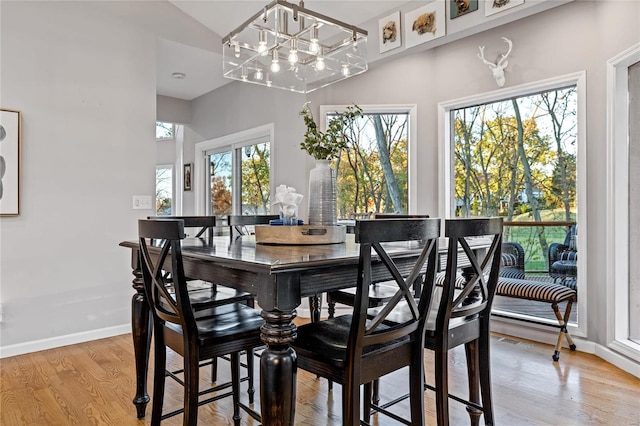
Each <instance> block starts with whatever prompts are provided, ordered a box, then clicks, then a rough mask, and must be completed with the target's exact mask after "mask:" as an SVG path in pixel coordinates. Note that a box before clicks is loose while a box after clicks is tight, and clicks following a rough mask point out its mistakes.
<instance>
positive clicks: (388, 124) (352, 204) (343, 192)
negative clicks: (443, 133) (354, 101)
mask: <svg viewBox="0 0 640 426" xmlns="http://www.w3.org/2000/svg"><path fill="white" fill-rule="evenodd" d="M342 109H344V108H342ZM342 109H341V108H340V107H336V106H323V107H321V114H322V115H323V116H324V119H323V123H324V124H325V126H326V123H328V122H329V120H331V118H332V116H333V115H334V114H335V111H339V110H342ZM362 109H363V114H362V116H360V117H358V118H356V119H355V121H354V122H353V124H352V125H351V126H349V127H348V128H347V129H346V135H347V139H348V141H347V149H345V150H343V152H342V154H341V156H340V157H339V158H337V159H336V160H334V164H333V169H334V170H335V171H336V186H337V187H336V192H337V194H336V195H337V210H338V212H337V213H338V219H353V218H359V217H368V216H370V215H372V214H374V213H398V214H406V213H408V212H409V210H411V206H410V189H409V188H410V161H409V160H410V152H411V149H410V145H411V137H412V135H413V134H415V132H412V130H411V127H412V125H413V121H412V120H414V117H413V116H414V115H415V107H402V106H388V107H384V106H381V107H366V106H364V107H362Z"/></svg>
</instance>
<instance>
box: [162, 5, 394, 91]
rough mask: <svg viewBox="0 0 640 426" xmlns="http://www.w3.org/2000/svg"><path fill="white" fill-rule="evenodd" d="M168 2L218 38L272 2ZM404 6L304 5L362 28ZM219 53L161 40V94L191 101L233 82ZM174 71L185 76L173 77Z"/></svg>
mask: <svg viewBox="0 0 640 426" xmlns="http://www.w3.org/2000/svg"><path fill="white" fill-rule="evenodd" d="M169 1H170V3H172V4H173V5H174V6H176V7H177V8H178V9H180V10H181V11H182V12H184V13H186V14H187V15H190V16H191V17H192V18H193V19H195V20H197V21H198V22H200V23H201V24H202V25H204V26H206V27H207V28H209V29H210V30H211V31H213V32H214V33H215V34H216V35H217V36H219V37H224V36H225V35H227V34H228V33H229V32H231V31H232V30H234V29H235V28H236V27H238V26H239V25H240V24H242V23H243V22H244V21H246V20H247V19H248V18H249V17H251V16H252V15H254V14H255V13H257V12H258V11H260V10H261V9H262V8H263V7H264V6H266V5H267V4H268V3H269V0H264V1H247V0H233V1H218V0H198V1H190V0H169ZM294 1H295V0H294ZM403 3H406V0H391V1H382V0H373V1H371V0H368V1H365V0H307V1H305V2H304V6H305V7H306V8H307V9H310V10H313V11H315V12H318V13H322V14H324V15H327V16H331V17H332V18H336V19H339V20H341V21H344V22H347V23H349V24H352V25H360V24H362V23H363V22H366V21H368V20H370V19H373V18H375V17H377V16H380V15H382V14H384V13H385V12H387V11H390V10H392V9H394V8H397V7H398V6H399V5H401V4H403ZM220 52H221V49H220ZM220 52H218V53H216V52H212V51H209V50H205V49H202V48H198V47H193V46H189V45H186V44H183V43H178V42H174V41H169V40H165V39H160V40H159V41H158V51H157V63H158V66H157V80H156V84H157V92H158V94H159V95H164V96H171V97H174V98H179V99H186V100H191V99H194V98H196V97H198V96H200V95H203V94H205V93H207V92H210V91H211V90H214V89H216V88H218V87H220V86H223V85H224V84H226V83H229V82H231V81H232V80H229V79H225V78H223V77H222V55H221V54H220ZM174 72H181V73H184V74H186V77H185V78H184V79H175V78H172V77H171V75H172V74H173V73H174Z"/></svg>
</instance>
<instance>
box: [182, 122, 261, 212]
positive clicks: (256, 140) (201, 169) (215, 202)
mask: <svg viewBox="0 0 640 426" xmlns="http://www.w3.org/2000/svg"><path fill="white" fill-rule="evenodd" d="M271 140H273V125H271V124H270V125H265V126H260V127H256V128H254V129H249V130H245V131H243V132H238V133H234V134H231V135H227V136H223V137H221V138H218V139H213V140H209V141H204V142H200V143H198V144H196V146H195V155H196V162H195V168H194V179H195V180H194V185H195V192H196V212H201V214H214V215H229V214H269V213H270V212H271V190H272V188H271V183H272V177H271V170H272V168H271V149H272V147H271ZM198 158H201V159H202V160H197V159H198ZM202 201H204V204H202Z"/></svg>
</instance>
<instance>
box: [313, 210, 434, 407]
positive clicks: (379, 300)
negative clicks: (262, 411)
mask: <svg viewBox="0 0 640 426" xmlns="http://www.w3.org/2000/svg"><path fill="white" fill-rule="evenodd" d="M373 218H374V219H427V218H429V215H402V214H395V213H393V214H391V213H374V215H373ZM382 226H384V225H382ZM414 292H416V294H415V296H416V297H419V296H420V280H416V284H415V288H414ZM395 294H396V288H395V286H394V285H387V284H386V283H384V282H382V283H374V284H372V285H371V286H369V307H370V308H375V307H377V306H382V305H383V304H385V303H387V302H389V300H391V298H392V297H393V296H394V295H395ZM355 296H356V288H355V287H351V288H346V289H342V290H335V291H331V292H328V293H327V309H328V315H329V318H333V317H334V315H335V311H336V310H335V307H336V304H337V303H339V304H341V305H347V306H353V305H354V303H355ZM319 308H320V306H319V305H318V310H319ZM315 318H317V319H315ZM319 319H320V314H319V312H318V314H317V316H316V317H313V316H312V320H314V321H317V320H319ZM332 388H333V386H332V383H331V382H329V390H331V389H332ZM379 401H380V398H379V391H378V381H377V380H376V381H375V382H374V384H373V403H374V404H377V403H378V402H379Z"/></svg>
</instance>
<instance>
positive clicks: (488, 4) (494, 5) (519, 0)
mask: <svg viewBox="0 0 640 426" xmlns="http://www.w3.org/2000/svg"><path fill="white" fill-rule="evenodd" d="M521 4H524V0H484V16H489V15H493V14H494V13H498V12H504V11H505V10H508V9H511V8H512V7H516V6H520V5H521Z"/></svg>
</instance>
